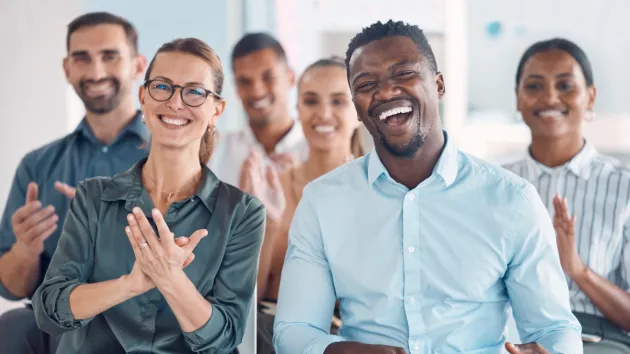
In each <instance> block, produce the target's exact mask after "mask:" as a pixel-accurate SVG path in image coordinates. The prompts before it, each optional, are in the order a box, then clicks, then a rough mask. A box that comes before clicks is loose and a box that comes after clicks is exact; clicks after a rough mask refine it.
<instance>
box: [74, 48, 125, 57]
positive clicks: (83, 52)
mask: <svg viewBox="0 0 630 354" xmlns="http://www.w3.org/2000/svg"><path fill="white" fill-rule="evenodd" d="M100 53H101V54H120V51H119V50H118V49H103V50H101V51H100ZM89 54H90V53H88V51H87V50H77V51H74V52H72V53H70V56H71V57H80V56H85V55H89Z"/></svg>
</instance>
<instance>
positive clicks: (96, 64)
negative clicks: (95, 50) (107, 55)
mask: <svg viewBox="0 0 630 354" xmlns="http://www.w3.org/2000/svg"><path fill="white" fill-rule="evenodd" d="M87 76H88V78H89V79H90V80H92V81H99V80H101V79H104V78H106V77H107V72H106V71H105V65H104V64H103V62H102V61H100V60H92V62H91V63H90V66H89V69H88V72H87Z"/></svg>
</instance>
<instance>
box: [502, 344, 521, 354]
mask: <svg viewBox="0 0 630 354" xmlns="http://www.w3.org/2000/svg"><path fill="white" fill-rule="evenodd" d="M505 349H506V350H507V351H508V353H510V354H519V353H521V350H520V349H519V348H517V346H515V345H514V344H512V343H510V342H507V343H505Z"/></svg>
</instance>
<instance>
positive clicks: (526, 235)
mask: <svg viewBox="0 0 630 354" xmlns="http://www.w3.org/2000/svg"><path fill="white" fill-rule="evenodd" d="M522 197H523V198H520V199H521V200H519V207H518V208H517V212H518V216H517V217H516V218H515V219H514V220H515V222H514V224H513V227H515V229H514V232H513V233H512V235H511V237H513V240H514V243H513V244H512V258H511V261H510V263H509V265H508V270H507V273H506V275H505V282H506V286H507V290H508V294H509V297H510V302H511V304H512V308H513V310H514V319H515V321H516V325H517V327H518V331H519V334H520V337H521V341H522V342H523V343H529V342H538V343H539V344H541V345H542V346H544V347H545V348H546V349H547V350H548V351H549V352H551V353H572V354H580V353H582V351H583V349H582V340H581V331H582V328H581V326H580V323H579V322H578V321H577V319H576V318H575V316H574V315H573V313H572V312H571V308H570V304H569V289H568V286H567V282H566V279H565V276H564V273H563V271H562V267H561V266H560V258H559V255H558V249H557V244H556V235H555V230H554V228H553V225H552V223H551V219H550V218H549V214H548V213H547V210H546V209H545V206H544V205H543V203H542V201H541V200H540V197H539V196H538V193H537V192H536V190H535V189H534V187H533V186H532V185H531V184H527V187H526V188H525V189H524V193H523V195H522Z"/></svg>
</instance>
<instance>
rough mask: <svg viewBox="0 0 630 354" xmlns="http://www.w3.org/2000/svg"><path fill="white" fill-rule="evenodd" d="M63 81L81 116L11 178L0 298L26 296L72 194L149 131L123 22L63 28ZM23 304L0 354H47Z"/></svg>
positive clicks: (103, 16)
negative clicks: (140, 108) (79, 105)
mask: <svg viewBox="0 0 630 354" xmlns="http://www.w3.org/2000/svg"><path fill="white" fill-rule="evenodd" d="M67 49H68V56H67V57H66V58H65V59H64V61H63V67H64V71H65V74H66V78H67V80H68V82H69V83H70V84H72V86H73V87H74V89H75V91H76V92H77V94H78V96H79V97H80V98H81V100H82V101H83V103H84V105H85V109H86V116H85V118H84V119H83V121H82V122H81V124H79V126H78V127H77V129H76V130H75V131H74V132H72V133H70V134H69V135H67V136H65V137H63V138H61V139H59V140H57V141H54V142H52V143H50V144H48V145H45V146H43V147H41V148H39V149H37V150H35V151H32V152H30V153H28V154H27V155H26V156H25V157H24V158H23V159H22V161H21V163H20V165H19V166H18V169H17V171H16V174H15V178H14V180H13V185H12V187H11V191H10V194H9V199H8V201H7V204H6V206H5V209H4V214H3V216H2V221H1V222H0V296H1V297H4V298H6V299H9V300H19V299H23V298H30V297H31V296H32V295H33V293H34V292H35V290H36V289H37V287H38V286H39V285H40V284H41V282H42V280H43V276H44V274H45V272H46V270H47V269H48V266H49V263H50V260H51V258H52V255H53V253H54V251H55V249H56V247H57V242H58V240H59V236H60V233H61V229H62V228H61V227H60V226H62V224H63V221H64V219H65V216H66V212H67V210H68V207H69V205H70V199H71V198H72V197H73V196H74V188H73V187H72V186H76V185H78V183H79V182H80V181H81V180H83V179H85V178H88V177H93V176H111V175H114V174H117V173H120V172H123V171H125V170H127V169H128V168H129V167H131V166H132V165H133V164H134V163H135V162H137V161H138V160H140V159H141V158H143V157H145V156H146V155H147V151H146V150H145V149H144V148H143V146H145V145H146V142H147V141H148V139H149V133H148V130H147V129H146V127H145V126H144V125H143V124H142V121H141V119H142V118H141V115H140V113H139V112H138V111H137V110H136V108H135V102H134V95H135V90H134V81H135V80H137V79H139V78H140V76H141V75H142V74H143V72H144V70H145V67H146V59H145V58H144V57H143V56H141V55H139V54H138V53H137V33H136V31H135V29H134V28H133V26H132V25H131V24H130V23H129V22H127V21H126V20H124V19H122V18H120V17H117V16H114V15H111V14H108V13H90V14H86V15H83V16H80V17H78V18H77V19H75V20H74V21H72V22H71V23H70V24H69V26H68V34H67ZM56 342H57V339H56V338H51V337H49V336H48V335H46V334H45V333H43V332H41V331H40V330H39V329H38V328H37V325H36V323H35V317H34V314H33V310H32V309H31V308H30V307H29V306H27V307H26V308H21V309H17V310H13V311H9V312H7V313H5V314H3V315H2V316H1V317H0V352H2V353H4V352H6V353H12V354H13V353H16V354H20V353H54V352H55V348H56Z"/></svg>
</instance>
